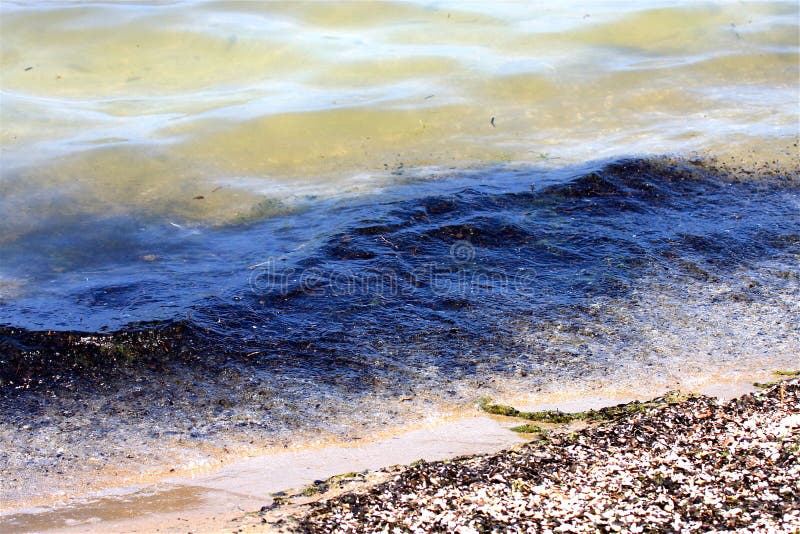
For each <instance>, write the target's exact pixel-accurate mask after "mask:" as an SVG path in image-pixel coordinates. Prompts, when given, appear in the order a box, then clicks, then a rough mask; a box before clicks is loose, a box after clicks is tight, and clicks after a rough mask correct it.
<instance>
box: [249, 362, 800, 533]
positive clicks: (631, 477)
mask: <svg viewBox="0 0 800 534" xmlns="http://www.w3.org/2000/svg"><path fill="white" fill-rule="evenodd" d="M787 374H789V373H787ZM798 374H800V372H794V373H791V376H793V377H795V378H791V379H789V380H785V381H777V382H774V383H773V384H772V385H771V386H768V387H764V388H763V390H762V391H760V392H756V393H750V394H747V395H744V396H741V397H737V398H735V399H732V400H730V401H729V402H726V403H719V402H717V401H716V400H715V399H713V398H711V397H706V396H700V395H694V396H692V395H690V396H687V397H684V398H682V399H675V398H673V399H672V400H671V399H670V398H668V397H665V398H662V399H654V400H653V401H651V402H650V403H647V404H650V406H649V407H644V408H643V406H642V405H639V406H633V404H635V403H631V404H629V405H627V406H617V407H615V408H617V410H611V412H609V413H614V414H616V415H612V416H611V417H609V418H608V419H607V420H606V422H604V423H602V422H601V423H599V424H597V425H588V426H587V427H585V428H583V429H582V430H579V431H575V432H568V431H562V432H552V433H546V434H542V435H541V436H540V439H538V440H535V441H532V442H530V443H528V444H526V445H523V446H521V447H516V448H511V449H506V450H503V451H501V452H499V453H497V454H491V455H478V456H470V457H462V458H454V459H451V460H445V461H440V462H430V463H429V462H421V463H419V464H417V465H411V466H408V467H406V468H403V469H401V470H400V472H398V473H396V474H394V475H393V476H392V477H391V478H390V479H387V480H385V481H383V482H381V483H378V484H374V485H368V486H366V487H363V488H358V489H355V490H348V491H347V492H346V493H343V494H341V495H337V496H332V497H331V498H328V499H324V500H321V501H319V502H314V503H309V504H308V505H307V506H304V507H301V508H300V509H297V510H294V511H293V512H292V513H291V515H289V514H286V515H284V514H275V513H273V512H272V511H271V510H270V509H262V514H263V518H262V522H263V523H264V525H265V528H264V529H262V530H261V531H276V530H277V531H279V532H302V533H304V534H313V533H317V532H320V533H322V532H332V531H336V532H383V531H396V530H398V529H399V531H420V532H432V531H435V532H439V531H457V532H496V531H503V532H529V531H568V532H596V531H603V532H607V531H623V532H649V531H681V532H695V531H702V532H708V531H720V530H721V531H732V530H734V531H737V532H751V531H771V532H797V531H798V530H800V489H798V488H800V379H798V378H796V377H797V376H798ZM620 408H621V409H620ZM620 414H621V415H620ZM269 529H271V530H269ZM254 530H256V531H258V529H257V528H255V529H254Z"/></svg>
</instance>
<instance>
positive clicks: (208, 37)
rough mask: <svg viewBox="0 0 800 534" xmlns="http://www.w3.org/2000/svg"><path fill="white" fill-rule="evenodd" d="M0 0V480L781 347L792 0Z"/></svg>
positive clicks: (788, 209) (792, 343)
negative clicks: (151, 1)
mask: <svg viewBox="0 0 800 534" xmlns="http://www.w3.org/2000/svg"><path fill="white" fill-rule="evenodd" d="M0 13H1V14H2V18H1V19H0V24H1V25H2V28H0V30H2V34H3V40H2V44H1V45H0V69H1V70H0V72H1V73H2V78H1V79H0V90H1V91H2V92H0V98H2V101H1V102H0V104H1V106H2V107H0V112H1V113H2V123H1V124H0V150H1V151H2V152H0V156H1V157H2V166H1V167H0V171H1V172H2V175H1V179H0V381H2V382H0V385H1V386H2V399H3V400H2V402H3V408H4V410H3V415H2V423H3V424H2V426H1V427H0V432H2V435H0V442H2V443H3V444H4V446H3V448H2V451H3V452H2V453H1V454H0V461H2V463H3V470H4V472H5V473H7V474H9V476H8V477H7V479H8V480H10V481H11V483H10V484H9V485H8V487H7V488H4V492H6V494H5V495H4V497H6V498H9V499H11V498H13V499H23V500H24V499H26V498H27V499H30V498H33V496H35V495H37V494H45V493H47V492H53V491H56V490H58V489H61V490H64V489H65V488H66V489H67V491H72V492H74V491H77V490H76V489H75V484H76V483H77V482H75V481H83V480H84V479H83V478H81V476H83V475H85V474H86V473H89V472H91V473H95V474H96V471H98V470H99V471H98V472H100V471H101V472H102V473H105V475H103V476H106V475H108V471H107V470H106V468H107V467H108V466H109V465H115V466H117V467H118V468H119V469H120V470H122V471H125V470H128V471H131V470H135V469H138V467H137V466H138V465H139V464H143V465H145V466H146V468H147V469H150V468H152V469H154V470H155V471H158V469H159V467H158V466H161V467H163V466H164V465H167V464H168V462H171V463H173V464H178V465H184V464H188V463H191V462H195V461H205V460H204V458H205V459H207V458H208V457H210V456H214V455H217V454H224V453H225V451H227V450H228V447H230V448H231V449H233V448H234V445H235V446H240V445H243V444H244V445H247V444H250V445H253V446H262V445H264V444H265V443H266V444H272V445H275V444H278V445H280V444H291V443H299V442H303V441H307V440H309V439H312V438H313V439H356V438H361V437H364V436H366V435H369V433H371V432H374V431H376V429H380V428H382V427H384V426H387V425H388V426H391V425H397V424H401V423H403V422H408V421H414V420H418V419H419V418H420V417H425V416H426V414H429V413H434V414H435V413H439V412H447V411H448V410H453V409H458V408H459V407H461V408H462V409H463V407H464V406H468V405H469V404H470V403H471V402H473V401H474V400H475V399H476V398H478V397H479V396H482V395H490V396H501V397H502V396H505V397H506V398H516V399H522V400H526V399H527V400H530V401H531V402H536V401H537V396H540V397H546V396H547V395H550V396H551V397H552V396H553V395H557V394H559V393H560V392H563V391H564V390H565V389H569V390H576V391H581V390H583V391H591V390H594V389H596V388H599V389H603V388H605V389H610V390H613V391H614V392H617V393H618V392H620V391H630V392H634V391H635V392H641V391H642V390H643V389H642V388H643V386H642V385H643V384H646V385H647V387H646V388H644V389H645V390H647V391H651V390H653V389H658V388H665V389H666V388H670V387H674V386H675V385H678V384H682V385H687V384H688V385H691V383H692V380H695V381H696V382H697V383H702V382H703V381H705V380H712V379H732V380H733V379H740V378H742V376H748V375H749V374H758V373H769V372H770V370H772V369H781V368H794V367H797V365H798V356H797V355H798V354H800V346H798V341H797V340H798V339H800V330H799V329H800V326H798V325H800V308H799V307H798V302H800V267H798V265H799V264H800V174H799V173H798V160H800V158H799V157H798V149H797V142H798V137H799V132H798V126H797V125H798V119H799V118H800V114H799V113H798V106H797V102H798V97H800V94H799V91H800V85H799V84H798V75H800V69H799V68H798V48H799V47H798V43H799V41H800V35H799V33H798V32H799V30H798V27H799V26H798V16H800V10H799V8H798V6H797V5H796V3H793V2H753V3H745V4H741V3H732V2H730V3H728V2H718V3H703V4H699V3H693V2H685V3H678V4H675V3H674V2H670V3H649V4H648V5H647V6H634V5H631V4H617V3H613V2H599V3H593V4H591V5H590V6H589V7H586V6H585V5H584V6H582V7H576V5H569V4H559V6H555V5H551V4H547V3H539V4H537V3H523V2H519V3H506V4H495V3H492V4H486V5H482V4H477V3H460V2H459V3H447V2H437V3H426V2H405V3H379V4H374V3H370V4H368V3H361V2H352V3H339V4H331V3H289V4H279V3H255V2H241V3H239V2H192V1H186V2H167V3H161V4H158V5H154V6H142V5H138V4H113V3H87V4H71V3H58V2H55V3H46V4H44V3H43V4H31V3H23V2H3V3H2V4H1V5H0ZM665 153H669V154H680V155H682V157H676V158H658V157H653V156H650V155H648V154H665ZM642 154H644V156H637V155H642ZM632 156H633V157H632ZM708 156H717V157H718V158H717V159H716V160H714V159H712V158H709V157H708ZM754 162H761V163H766V164H765V165H761V164H759V165H755V164H754ZM539 400H541V399H539ZM6 445H8V446H6ZM12 445H13V446H12ZM59 451H60V452H59ZM129 453H132V454H133V456H132V457H129ZM86 458H88V459H89V460H86ZM50 469H56V470H62V473H66V474H63V476H61V477H49V476H47V475H46V473H47V472H48V471H47V470H50ZM34 480H35V482H32V481H34ZM29 482H30V483H29Z"/></svg>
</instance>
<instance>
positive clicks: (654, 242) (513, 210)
mask: <svg viewBox="0 0 800 534" xmlns="http://www.w3.org/2000/svg"><path fill="white" fill-rule="evenodd" d="M568 175H569V171H567V172H566V174H564V173H562V174H551V175H548V176H543V175H537V173H536V172H535V171H530V170H529V171H502V170H496V171H491V172H490V171H486V172H485V173H477V174H475V175H474V176H470V177H468V178H463V177H461V178H453V179H452V180H450V181H449V182H448V181H447V180H445V181H444V182H443V183H437V184H435V185H431V184H427V185H425V184H423V185H420V184H412V185H409V186H408V187H407V188H406V189H402V188H401V189H398V190H397V191H395V192H393V193H389V194H387V195H386V196H385V197H384V198H377V199H375V198H373V199H370V200H369V201H361V202H354V201H350V202H342V203H339V204H327V205H321V206H313V203H312V204H310V206H311V207H309V208H308V210H314V209H317V210H320V211H321V214H319V216H317V214H310V213H309V212H305V213H302V214H293V215H292V214H289V215H286V216H285V217H279V218H272V219H269V220H266V221H261V222H254V223H251V224H248V225H242V226H238V227H232V228H224V229H217V230H210V229H187V228H178V227H176V226H175V225H174V224H173V225H166V224H163V223H162V224H161V226H158V225H154V224H152V223H151V222H149V221H133V220H130V219H125V220H123V219H119V220H114V219H111V220H106V221H101V223H99V224H98V222H97V221H93V222H92V223H91V224H89V223H87V222H85V221H75V223H74V225H73V226H72V227H69V226H66V227H64V228H63V234H61V235H59V234H55V235H45V236H42V235H27V236H24V238H21V239H19V240H17V241H14V242H11V243H5V244H3V255H4V257H5V258H6V259H7V260H6V261H7V262H8V264H9V265H11V266H12V268H16V270H17V271H18V272H20V273H25V276H26V277H27V281H28V283H29V284H32V285H35V286H38V288H39V289H37V291H35V292H33V294H31V295H28V296H25V295H23V296H20V297H18V298H17V299H13V298H12V299H8V300H7V301H6V302H4V303H3V305H2V315H1V316H0V317H2V319H0V324H3V327H2V329H0V347H2V353H1V354H2V356H1V357H2V362H1V363H0V376H1V377H2V381H3V386H2V387H3V392H4V394H5V395H12V396H13V395H15V392H17V393H19V392H21V391H25V390H31V389H33V390H41V389H50V388H58V387H61V386H63V385H67V386H69V385H70V384H75V383H84V382H86V381H88V382H87V383H89V384H91V383H99V382H102V383H103V384H106V383H108V382H109V381H111V382H113V380H114V378H115V377H119V376H126V377H130V376H132V375H135V374H136V373H137V372H138V371H139V370H141V371H142V372H151V371H158V372H162V371H164V370H166V369H168V368H169V369H171V370H172V371H171V372H179V370H180V368H181V367H183V366H186V367H188V368H192V369H195V370H198V372H200V373H201V374H203V375H204V376H207V377H209V379H211V380H213V377H214V376H215V375H217V374H219V373H221V372H223V371H226V370H227V372H229V373H232V374H235V375H245V376H247V377H249V378H250V380H252V379H253V377H257V378H258V380H260V381H262V382H264V383H267V384H273V385H279V384H282V385H284V386H285V385H286V384H289V385H290V386H289V389H290V390H294V391H295V392H296V393H297V394H298V395H299V396H300V397H302V396H303V395H304V394H311V393H312V392H316V393H314V394H313V395H312V396H320V395H322V396H327V395H334V396H335V395H346V396H348V397H350V396H353V395H358V394H360V393H369V392H372V391H375V390H378V391H382V392H384V393H386V394H388V395H390V396H391V395H402V394H404V393H406V392H408V391H409V390H410V389H413V386H414V385H419V384H420V383H425V382H426V381H427V380H431V379H435V381H436V383H437V384H438V385H439V386H440V387H444V388H446V384H445V383H444V382H442V381H443V380H445V381H446V380H450V379H452V380H456V379H462V378H465V377H470V378H472V379H474V380H476V381H477V382H480V381H481V380H487V379H489V378H490V377H494V376H496V375H504V374H506V375H516V376H520V375H522V376H525V375H526V374H528V373H535V372H536V371H537V370H541V364H542V358H543V356H542V354H541V353H539V354H536V353H532V351H531V350H530V339H531V338H530V335H528V336H527V337H526V338H525V339H523V338H522V337H521V336H520V328H521V326H520V325H521V324H523V323H524V325H525V327H524V328H525V331H526V332H528V333H530V332H535V331H537V329H538V330H540V331H541V332H545V331H547V330H548V329H552V328H553V325H554V324H562V325H567V328H578V327H577V326H575V325H578V324H579V323H584V322H585V321H586V319H587V318H591V317H593V319H592V321H593V322H594V323H597V324H602V323H603V318H602V317H597V316H596V313H595V315H594V316H593V315H592V313H593V311H592V310H593V308H592V304H593V303H597V302H603V301H608V300H609V299H612V300H619V299H626V298H632V294H633V293H634V292H635V291H638V290H640V289H641V287H642V285H643V284H645V281H646V283H647V284H649V285H653V284H654V282H653V281H654V280H655V281H657V282H655V284H656V285H658V284H661V285H663V286H665V287H669V288H672V289H675V288H680V287H681V285H682V284H687V283H690V282H691V283H696V282H700V283H707V284H713V283H717V284H719V283H721V282H724V281H730V280H734V281H737V283H736V284H734V285H736V286H737V289H736V290H735V291H734V290H730V291H728V292H727V293H723V294H721V295H718V296H717V297H715V298H721V299H731V300H732V301H752V300H754V299H755V300H758V299H760V298H762V297H765V296H769V295H772V294H774V293H775V292H781V291H782V292H784V293H786V294H793V293H792V292H793V291H796V289H797V284H798V276H799V275H800V269H798V263H797V262H798V258H800V204H799V203H798V202H799V201H798V195H799V194H800V190H799V189H798V187H797V180H796V178H797V177H796V176H788V178H789V179H788V180H782V179H781V178H780V177H771V178H770V179H768V180H757V181H749V182H745V181H737V180H731V179H725V177H721V176H718V175H715V174H714V173H713V172H712V171H709V170H707V169H704V168H703V167H702V166H699V165H691V164H688V163H677V162H671V161H668V160H629V161H621V162H616V163H612V164H608V165H606V166H604V167H602V168H599V169H597V170H595V171H592V172H585V173H583V174H581V175H578V176H577V177H574V176H573V177H572V178H571V179H566V180H565V178H564V177H565V176H568ZM553 182H557V183H553ZM548 183H549V185H548ZM534 184H535V186H534V187H532V185H534ZM543 184H544V185H543ZM437 188H438V190H439V191H436V189H437ZM448 188H449V190H448ZM420 190H422V191H426V192H427V193H429V194H426V195H425V196H417V197H414V196H413V192H414V191H420ZM308 221H318V222H317V223H314V224H309V223H308ZM136 229H140V231H138V232H137V231H136ZM137 236H138V237H139V239H138V240H137ZM31 242H33V243H36V244H37V248H35V249H33V248H29V245H28V243H31ZM142 258H146V259H145V260H143V259H142ZM767 260H769V261H771V262H773V264H774V265H773V268H771V269H764V268H762V267H760V266H761V265H762V264H763V263H764V262H765V261H767ZM56 267H57V269H56ZM54 270H60V271H63V272H62V273H61V274H54ZM743 271H748V272H749V275H750V276H751V278H752V277H753V276H754V273H759V276H760V281H758V280H756V281H754V282H753V283H751V284H750V285H749V286H748V285H747V284H744V285H743V284H740V283H738V281H740V279H741V276H742V274H741V273H742V272H743ZM49 278H52V280H51V281H50V285H51V286H52V287H48V283H47V280H48V279H49ZM756 278H758V277H756ZM739 286H741V287H739ZM608 321H609V322H612V321H613V318H611V317H609V318H608ZM569 325H572V326H569ZM562 329H563V328H562ZM578 349H580V347H578ZM544 352H546V351H544ZM584 352H585V351H584ZM562 356H563V354H562ZM548 357H550V358H553V357H555V358H557V357H558V355H555V356H554V355H552V354H551V355H550V356H548ZM591 357H592V356H591V351H589V354H588V355H586V354H584V356H583V359H584V360H585V361H586V362H587V363H588V365H589V366H591V364H592V362H591ZM176 370H177V371H176ZM573 372H577V373H580V370H579V369H573ZM537 376H538V375H537ZM553 378H554V377H545V379H553ZM538 379H541V377H540V376H539V378H538ZM532 380H534V379H533V378H532ZM98 381H99V382H98ZM281 387H283V386H281ZM298 388H299V389H298Z"/></svg>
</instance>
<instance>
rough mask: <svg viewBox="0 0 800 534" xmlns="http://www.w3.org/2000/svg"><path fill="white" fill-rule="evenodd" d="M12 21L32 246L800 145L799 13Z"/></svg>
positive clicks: (7, 65)
mask: <svg viewBox="0 0 800 534" xmlns="http://www.w3.org/2000/svg"><path fill="white" fill-rule="evenodd" d="M1 5H2V28H0V29H1V30H2V50H1V52H0V75H1V76H2V80H1V83H0V88H1V89H2V92H1V93H0V96H1V98H2V107H1V108H0V111H1V113H2V125H1V126H0V143H1V146H0V148H1V149H2V167H1V168H0V169H1V170H2V181H0V188H1V190H2V196H1V197H0V215H2V219H3V222H2V223H0V224H2V226H3V229H4V233H5V235H6V237H8V236H11V237H12V238H13V236H16V237H19V236H20V235H24V233H25V232H26V230H30V229H32V228H36V227H41V226H42V225H46V224H54V223H55V221H57V220H58V218H59V217H61V216H66V215H71V214H72V215H74V214H94V213H97V214H107V213H120V212H122V213H127V212H131V213H157V214H163V215H167V216H170V217H178V218H189V219H195V220H200V221H206V222H213V223H224V222H226V221H233V220H238V219H239V218H240V217H242V216H244V217H251V216H253V215H256V216H257V215H260V214H263V210H262V211H253V210H254V206H255V205H257V204H258V203H259V201H261V200H263V199H264V198H265V197H266V198H270V199H276V198H277V199H278V200H280V201H281V202H282V203H283V204H290V205H291V204H292V202H294V201H297V200H302V199H303V198H306V197H308V196H309V195H312V196H317V197H319V196H326V195H335V194H348V193H358V192H360V191H364V190H371V189H374V188H376V187H380V186H382V185H383V184H387V183H391V182H392V181H393V180H397V179H398V174H400V173H399V172H398V169H402V171H403V175H404V176H406V177H407V176H409V175H412V176H413V175H415V174H417V175H423V176H424V175H425V173H427V172H430V170H431V169H434V170H435V169H437V168H450V167H469V166H475V165H485V164H497V163H499V164H504V163H508V162H533V163H537V164H540V165H546V166H551V167H553V166H560V165H565V164H569V163H573V162H578V161H586V160H594V159H598V158H604V157H611V156H617V155H629V154H642V153H687V152H691V151H705V152H708V153H715V152H721V151H724V152H731V151H735V150H737V147H741V148H742V150H745V149H748V150H749V149H751V148H752V147H761V148H764V147H767V148H770V147H776V146H781V147H784V146H791V141H792V139H793V138H794V137H796V136H797V134H798V72H799V70H798V45H799V41H800V38H799V37H798V16H799V15H798V5H797V3H796V2H793V1H789V2H745V3H741V2H717V3H699V2H649V3H634V2H626V3H619V2H589V3H587V2H580V3H578V2H566V3H562V2H522V1H520V2H510V3H494V2H447V1H443V2H428V1H415V2H335V3H334V2H322V3H311V2H291V3H278V2H234V1H219V2H199V1H181V2H158V3H128V2H125V3H109V2H103V3H92V2H85V3H84V2H71V3H70V2H13V1H3V2H2V4H1ZM492 119H494V122H493V123H492ZM197 196H203V197H204V198H203V199H195V197H197ZM263 205H264V204H263V203H262V204H261V206H262V207H263ZM12 214H13V216H12ZM267 214H268V213H267ZM47 221H51V222H50V223H48V222H47Z"/></svg>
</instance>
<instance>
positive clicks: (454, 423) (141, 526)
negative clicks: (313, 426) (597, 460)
mask: <svg viewBox="0 0 800 534" xmlns="http://www.w3.org/2000/svg"><path fill="white" fill-rule="evenodd" d="M750 376H751V379H750V380H748V381H744V380H740V381H735V382H721V381H717V382H710V383H706V384H705V387H703V388H699V390H698V392H700V393H706V394H712V395H713V394H716V395H719V396H720V398H721V400H723V401H724V400H727V399H729V398H733V397H738V396H740V395H742V394H743V393H746V392H748V391H755V390H756V389H757V388H755V386H753V385H752V382H753V381H754V380H752V376H754V375H752V374H751V375H750ZM763 376H765V375H763V374H761V375H759V378H762V379H763ZM773 377H774V376H773ZM586 393H588V392H583V395H582V398H581V397H577V398H575V397H574V398H573V399H572V400H571V401H567V400H566V399H562V402H557V403H556V404H557V405H558V406H554V404H553V402H542V403H539V404H531V405H520V406H522V407H524V408H525V409H541V410H547V409H553V408H554V407H556V408H558V409H561V410H563V411H570V412H571V411H579V410H585V409H593V408H598V409H599V408H601V407H603V406H608V405H612V404H616V403H621V402H627V401H633V400H634V399H633V398H631V396H628V397H626V398H622V397H619V396H617V397H611V396H605V397H603V396H591V395H586ZM661 393H663V392H661ZM657 394H658V393H655V394H654V395H653V396H655V395H657ZM638 398H649V397H642V396H638ZM551 400H552V399H551ZM518 423H519V421H518V420H515V419H513V418H508V417H502V416H493V415H488V414H476V412H474V411H473V412H472V413H468V412H467V413H462V414H460V415H455V416H452V415H451V416H449V417H446V416H445V417H439V418H437V419H435V420H434V421H429V422H428V423H427V424H421V425H415V427H412V428H411V429H409V428H405V429H400V430H399V431H398V432H395V433H393V434H389V435H388V436H384V437H378V438H377V439H373V440H370V441H368V442H365V443H336V444H332V445H327V446H317V447H305V448H302V449H294V450H288V451H278V452H277V453H273V454H266V455H259V456H253V457H245V458H241V457H240V458H237V459H234V460H231V461H227V462H225V463H223V464H221V465H220V466H219V467H216V468H212V469H205V470H196V471H195V472H194V473H189V474H183V475H180V476H172V477H167V478H164V479H161V480H160V481H155V482H149V483H144V484H140V485H133V486H130V485H129V486H127V487H117V488H111V489H108V490H105V491H102V492H97V493H95V494H93V495H89V496H87V497H84V498H80V499H72V500H71V501H67V502H66V503H61V504H56V505H53V506H43V507H25V508H16V509H11V510H8V511H6V512H4V513H3V514H2V515H0V524H6V525H5V527H4V529H5V530H7V531H9V532H24V531H31V530H34V531H53V532H62V531H63V532H77V531H81V532H87V531H88V532H101V531H108V530H109V529H113V530H114V531H125V532H144V531H152V530H154V529H166V531H170V532H171V531H180V527H182V526H184V525H187V524H191V525H192V531H193V532H205V531H208V532H215V531H217V530H219V529H222V528H226V526H225V525H227V524H228V522H229V521H230V520H231V519H236V518H237V517H238V518H240V517H241V514H242V513H243V512H244V511H246V510H248V509H250V510H258V509H260V508H261V506H263V505H264V504H269V503H271V501H272V499H271V497H270V495H271V494H273V493H276V492H281V491H283V490H286V489H287V488H301V487H308V485H309V484H310V483H312V482H313V481H315V480H316V481H319V480H325V479H327V478H328V477H331V476H334V475H337V474H341V473H346V472H354V471H355V472H359V473H362V472H367V473H369V475H368V476H366V477H365V478H364V479H363V480H362V479H361V478H359V479H358V481H359V482H364V483H366V480H370V481H371V482H370V483H375V482H376V477H377V479H380V476H379V475H378V474H379V473H381V472H385V471H386V469H387V466H389V465H400V464H409V463H411V462H412V461H415V460H419V459H424V460H425V461H435V460H444V459H447V458H453V457H456V456H463V455H476V454H478V455H480V454H487V453H489V454H491V453H495V452H497V451H498V450H501V449H504V448H506V447H508V446H512V445H514V444H520V443H524V442H525V441H526V440H525V439H523V438H522V437H520V435H517V434H515V433H514V432H511V431H510V428H511V427H513V426H515V425H516V424H518ZM454 436H456V438H455V439H454ZM241 488H247V490H246V491H243V490H242V489H241ZM134 511H135V512H134ZM132 513H135V515H136V519H131V517H132V516H131V514H132ZM237 521H238V519H237Z"/></svg>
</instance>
